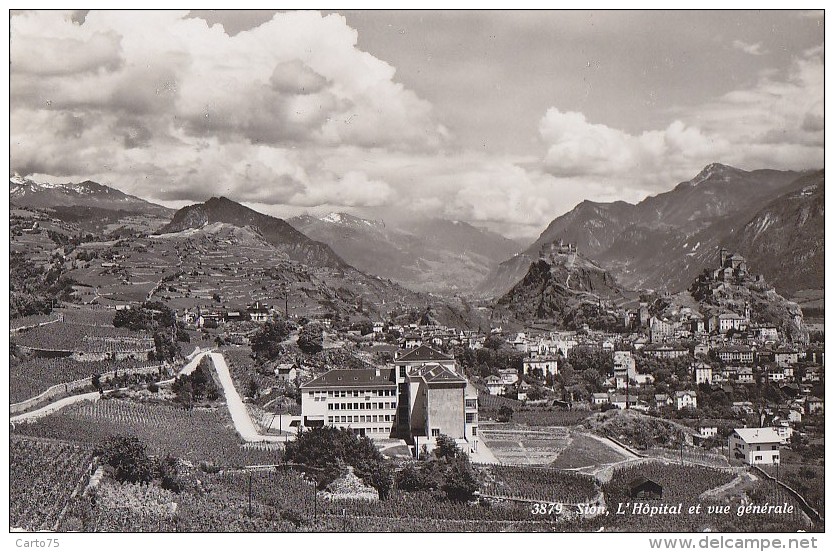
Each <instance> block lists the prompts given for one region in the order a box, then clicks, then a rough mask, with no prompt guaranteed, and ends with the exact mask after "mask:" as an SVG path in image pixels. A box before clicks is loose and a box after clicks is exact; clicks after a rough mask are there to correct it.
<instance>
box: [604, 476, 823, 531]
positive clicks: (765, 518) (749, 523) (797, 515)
mask: <svg viewBox="0 0 834 552" xmlns="http://www.w3.org/2000/svg"><path fill="white" fill-rule="evenodd" d="M736 475H737V473H736V472H734V471H730V470H721V469H715V468H706V467H702V466H695V465H692V464H683V465H680V464H672V463H669V464H664V463H661V462H648V463H641V464H638V465H633V466H629V467H626V468H619V469H615V470H614V476H613V478H612V479H611V481H610V482H609V483H606V484H605V485H604V486H603V490H604V491H605V496H606V502H607V507H608V509H609V511H614V512H616V511H617V508H618V506H619V504H621V503H628V502H630V501H632V502H633V501H634V500H635V499H634V498H630V496H629V489H628V486H629V482H631V481H633V480H634V479H635V478H637V477H646V478H648V479H651V480H652V481H655V482H657V483H659V484H660V485H661V486H662V488H663V493H662V498H661V499H659V500H657V499H655V500H652V501H649V502H651V503H652V504H653V505H661V504H669V505H677V504H682V505H683V508H682V512H683V515H655V516H648V515H643V514H639V513H638V514H632V513H631V510H629V512H628V513H626V514H624V515H616V516H609V518H607V519H609V521H610V522H611V525H610V526H609V527H606V528H607V529H610V530H614V531H631V532H641V533H643V532H703V531H717V532H745V533H749V532H792V531H797V530H800V529H803V530H808V528H809V521H808V519H807V517H806V516H805V515H804V514H803V513H802V512H801V510H800V509H799V507H798V504H797V503H796V502H795V500H794V499H793V497H791V496H790V495H789V494H788V492H787V491H785V490H784V489H782V488H781V487H778V486H777V485H776V484H775V483H774V482H772V481H768V480H763V479H760V480H759V481H757V482H756V483H755V484H754V486H753V488H752V489H750V488H749V487H748V486H745V487H744V488H743V489H740V491H739V493H740V494H739V495H737V496H729V497H727V496H722V497H721V498H720V499H719V500H712V499H710V498H709V493H708V494H706V495H704V494H702V493H704V492H705V491H708V490H710V489H716V488H719V487H721V486H722V485H725V484H727V483H729V482H730V481H732V480H733V479H734V478H735V476H736ZM636 500H637V501H638V502H646V501H648V500H647V499H636ZM766 503H767V504H770V505H782V504H788V506H793V509H792V511H790V512H784V513H782V512H773V513H751V512H748V513H745V514H743V515H739V514H738V508H739V507H741V508H744V506H747V505H760V506H761V505H764V504H766ZM697 504H700V505H701V511H700V513H697V512H695V513H689V507H691V506H696V505H697ZM719 506H723V507H724V508H726V510H724V511H715V510H714V509H715V508H717V507H719ZM710 508H713V510H712V511H711V510H710ZM627 509H628V508H627Z"/></svg>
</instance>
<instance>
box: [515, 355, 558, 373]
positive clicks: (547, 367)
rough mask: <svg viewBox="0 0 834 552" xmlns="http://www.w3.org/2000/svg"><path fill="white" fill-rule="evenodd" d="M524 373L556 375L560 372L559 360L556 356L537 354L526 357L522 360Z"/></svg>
mask: <svg viewBox="0 0 834 552" xmlns="http://www.w3.org/2000/svg"><path fill="white" fill-rule="evenodd" d="M522 365H523V368H524V373H525V374H527V375H534V374H538V373H540V374H541V375H542V377H545V376H547V374H550V375H551V376H555V375H556V374H557V373H558V369H559V362H558V359H557V358H556V357H555V356H535V357H531V358H525V359H524V360H523V361H522Z"/></svg>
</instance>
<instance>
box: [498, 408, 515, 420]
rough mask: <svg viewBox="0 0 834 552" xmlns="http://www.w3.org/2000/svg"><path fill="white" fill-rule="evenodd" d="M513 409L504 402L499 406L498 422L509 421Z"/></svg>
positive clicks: (511, 417)
mask: <svg viewBox="0 0 834 552" xmlns="http://www.w3.org/2000/svg"><path fill="white" fill-rule="evenodd" d="M513 414H514V411H513V409H512V408H510V407H509V406H507V405H506V404H502V405H501V408H499V409H498V421H499V422H509V421H510V420H512V419H513Z"/></svg>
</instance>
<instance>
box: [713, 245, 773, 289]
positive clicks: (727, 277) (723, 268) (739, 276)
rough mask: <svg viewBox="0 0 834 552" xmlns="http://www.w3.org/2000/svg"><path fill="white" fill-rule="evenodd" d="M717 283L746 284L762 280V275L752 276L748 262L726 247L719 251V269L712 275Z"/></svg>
mask: <svg viewBox="0 0 834 552" xmlns="http://www.w3.org/2000/svg"><path fill="white" fill-rule="evenodd" d="M710 275H711V277H712V280H713V281H715V282H745V281H755V282H759V281H761V280H762V276H761V275H760V274H751V273H750V271H749V270H748V268H747V260H746V259H745V258H744V257H742V256H741V255H739V254H738V253H730V252H729V251H727V248H726V247H722V248H721V249H719V250H718V267H717V268H715V269H713V270H712V271H711V273H710Z"/></svg>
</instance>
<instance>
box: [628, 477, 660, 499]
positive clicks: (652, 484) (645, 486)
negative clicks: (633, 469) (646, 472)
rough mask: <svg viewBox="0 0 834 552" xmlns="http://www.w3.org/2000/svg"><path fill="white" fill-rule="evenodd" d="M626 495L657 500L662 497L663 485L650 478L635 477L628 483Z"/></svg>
mask: <svg viewBox="0 0 834 552" xmlns="http://www.w3.org/2000/svg"><path fill="white" fill-rule="evenodd" d="M628 495H629V496H630V497H631V498H643V499H648V500H659V499H661V498H663V486H662V485H661V484H660V483H658V482H656V481H652V480H651V479H646V478H645V477H637V478H635V479H633V480H632V481H631V482H630V483H629V484H628Z"/></svg>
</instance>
